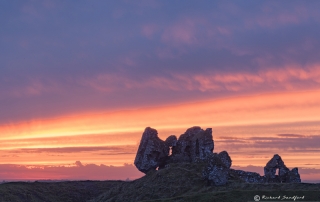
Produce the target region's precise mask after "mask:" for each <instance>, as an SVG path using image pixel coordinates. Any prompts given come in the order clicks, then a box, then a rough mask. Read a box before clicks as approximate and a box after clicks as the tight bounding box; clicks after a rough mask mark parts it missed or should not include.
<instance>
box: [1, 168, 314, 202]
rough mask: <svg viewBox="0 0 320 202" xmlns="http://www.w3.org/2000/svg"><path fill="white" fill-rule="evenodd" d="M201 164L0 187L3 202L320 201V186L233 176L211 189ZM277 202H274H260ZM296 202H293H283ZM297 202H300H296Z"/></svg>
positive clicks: (7, 184) (9, 184)
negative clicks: (122, 176) (132, 176)
mask: <svg viewBox="0 0 320 202" xmlns="http://www.w3.org/2000/svg"><path fill="white" fill-rule="evenodd" d="M202 168H203V165H202V164H170V167H168V168H165V169H162V170H158V171H152V172H149V173H148V174H147V175H145V176H144V177H142V178H140V179H137V180H134V181H129V182H126V181H68V182H49V183H46V182H34V183H26V182H12V183H4V184H0V201H1V202H2V201H5V202H11V201H19V202H29V201H30V202H37V201H41V202H43V201H46V202H51V201H52V202H59V201H63V202H82V201H83V202H84V201H87V202H117V201H119V202H123V201H141V202H142V201H143V202H151V201H153V202H160V201H163V202H168V201H200V202H201V201H203V202H205V201H210V202H214V201H216V202H231V201H232V202H237V201H239V202H242V201H243V202H246V201H254V200H253V197H254V196H255V195H259V196H260V197H262V195H265V196H273V197H275V196H281V197H283V196H284V195H286V196H300V197H302V196H304V197H305V198H304V200H303V201H311V200H313V201H320V184H309V183H295V184H293V183H292V184H277V183H269V184H250V183H244V182H243V181H242V180H241V179H238V178H237V177H236V176H233V177H232V178H231V179H230V180H229V181H228V183H227V184H226V185H225V186H208V185H207V182H206V181H205V180H203V178H202V175H201V172H202ZM260 201H274V200H260ZM282 201H294V200H282ZM296 201H298V200H296Z"/></svg>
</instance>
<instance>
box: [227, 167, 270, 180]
mask: <svg viewBox="0 0 320 202" xmlns="http://www.w3.org/2000/svg"><path fill="white" fill-rule="evenodd" d="M230 173H232V174H235V175H236V176H237V177H238V178H240V179H242V180H243V181H245V182H247V183H265V182H266V178H265V177H264V176H261V175H260V174H259V173H256V172H247V171H243V170H234V169H230Z"/></svg>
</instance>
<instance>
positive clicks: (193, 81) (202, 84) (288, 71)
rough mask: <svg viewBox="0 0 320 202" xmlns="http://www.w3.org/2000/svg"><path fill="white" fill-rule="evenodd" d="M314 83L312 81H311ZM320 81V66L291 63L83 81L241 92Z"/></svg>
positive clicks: (104, 87) (108, 87)
mask: <svg viewBox="0 0 320 202" xmlns="http://www.w3.org/2000/svg"><path fill="white" fill-rule="evenodd" d="M312 83H313V84H312ZM319 83H320V66H317V65H315V66H310V67H307V68H302V67H299V66H295V65H288V66H286V67H283V68H280V69H279V68H273V69H266V70H261V71H259V72H257V73H251V72H236V73H229V72H206V73H198V74H175V73H172V74H171V77H160V76H152V77H149V78H146V79H145V80H140V81H137V80H135V79H131V78H129V77H124V76H119V75H115V74H113V75H108V74H103V75H98V76H97V77H96V78H94V79H90V80H84V81H82V84H83V85H88V86H91V87H92V88H94V89H96V90H99V91H105V92H111V91H115V90H120V89H139V88H158V89H168V90H175V91H179V90H189V91H192V90H199V91H203V92H204V91H221V90H225V89H226V90H228V91H241V90H248V89H258V88H260V89H259V90H261V87H262V88H268V87H272V88H273V89H274V88H275V87H276V88H278V89H282V90H283V89H286V90H294V89H297V90H299V89H301V88H302V89H308V88H312V87H317V85H318V84H319Z"/></svg>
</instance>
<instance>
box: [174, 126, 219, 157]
mask: <svg viewBox="0 0 320 202" xmlns="http://www.w3.org/2000/svg"><path fill="white" fill-rule="evenodd" d="M213 149H214V144H213V139H212V129H211V128H207V129H206V130H205V131H204V130H203V129H201V128H200V127H198V126H195V127H192V128H189V129H188V130H187V131H186V132H185V133H184V134H182V135H181V136H180V137H179V139H178V141H177V144H176V146H174V147H172V158H171V161H172V162H187V163H194V162H196V161H197V160H198V159H202V160H203V159H205V158H206V157H207V155H208V154H212V151H213Z"/></svg>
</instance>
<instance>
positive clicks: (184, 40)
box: [161, 18, 212, 46]
mask: <svg viewBox="0 0 320 202" xmlns="http://www.w3.org/2000/svg"><path fill="white" fill-rule="evenodd" d="M198 25H203V26H205V25H208V23H206V22H205V21H204V20H203V19H199V18H198V19H190V18H187V19H183V20H179V21H177V22H175V23H173V24H172V25H170V26H168V27H166V28H165V30H164V32H163V34H162V37H161V39H162V41H163V42H165V43H167V44H170V45H175V46H177V45H197V44H200V42H201V41H203V39H201V40H200V38H201V37H202V38H203V36H200V34H203V33H199V30H198V29H197V26H198ZM205 33H206V34H205V35H206V37H208V36H211V35H212V33H211V32H210V27H206V32H205Z"/></svg>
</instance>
